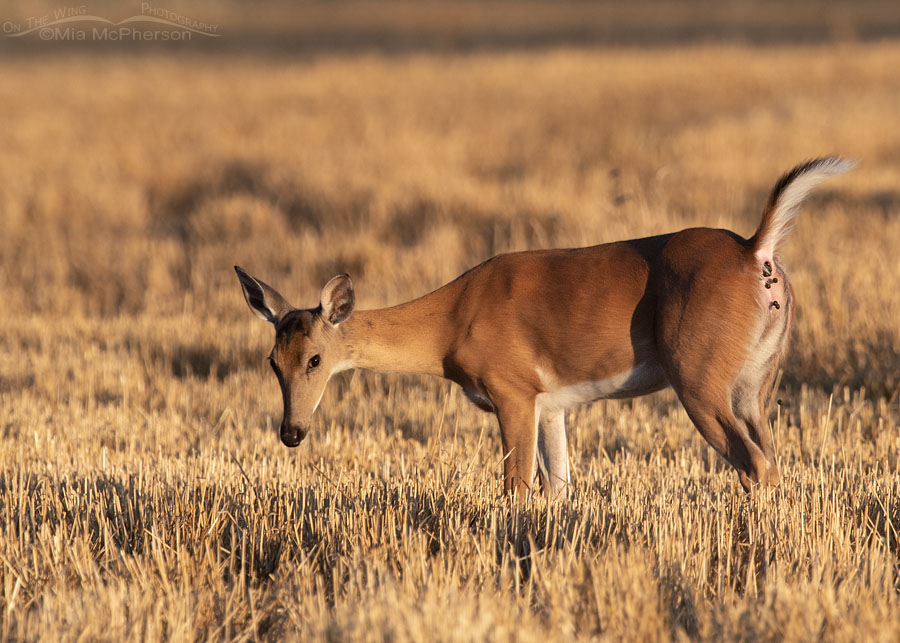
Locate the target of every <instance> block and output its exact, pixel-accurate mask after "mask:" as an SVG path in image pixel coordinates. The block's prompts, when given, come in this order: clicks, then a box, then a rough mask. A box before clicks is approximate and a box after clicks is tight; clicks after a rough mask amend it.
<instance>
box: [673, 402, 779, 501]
mask: <svg viewBox="0 0 900 643" xmlns="http://www.w3.org/2000/svg"><path fill="white" fill-rule="evenodd" d="M678 393H679V397H680V398H681V402H682V404H684V408H685V410H686V411H687V413H688V416H689V417H690V418H691V420H692V421H693V423H694V426H696V427H697V429H698V430H699V431H700V434H701V435H702V436H703V437H704V438H705V439H706V441H707V442H709V444H710V445H711V446H712V447H713V448H714V449H715V450H716V451H718V452H719V454H720V455H721V456H722V457H724V458H725V459H726V460H728V462H729V463H731V465H732V466H733V467H734V468H735V469H736V470H737V474H738V478H739V479H740V481H741V485H742V486H743V487H744V489H746V490H748V491H749V490H750V488H751V487H752V486H753V485H755V484H759V483H760V482H762V483H768V482H770V481H771V476H770V473H769V471H770V468H771V467H770V465H769V460H768V459H767V458H766V456H765V454H764V453H763V449H762V448H761V447H760V445H759V444H757V442H756V441H755V440H754V439H753V437H751V435H750V429H749V425H748V424H747V423H746V422H745V421H743V420H739V419H738V418H737V417H735V414H734V411H733V409H732V405H731V401H730V400H729V395H728V392H727V391H718V393H719V394H718V395H713V394H709V395H699V396H698V395H694V394H690V395H683V394H682V393H681V392H680V391H679V392H678ZM709 393H713V392H712V391H710V392H709ZM775 475H776V476H777V470H776V472H775Z"/></svg>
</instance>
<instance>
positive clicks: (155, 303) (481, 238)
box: [0, 42, 900, 642]
mask: <svg viewBox="0 0 900 643" xmlns="http://www.w3.org/2000/svg"><path fill="white" fill-rule="evenodd" d="M898 60H900V44H894V43H890V42H883V43H878V42H856V43H854V42H846V43H843V44H838V45H835V44H821V45H808V46H773V47H755V46H746V45H711V44H706V45H697V46H688V45H685V46H677V47H674V46H673V47H659V48H655V49H652V50H640V49H630V48H623V49H604V48H578V47H551V48H536V49H517V50H492V51H470V52H463V53H453V52H430V53H429V52H428V51H419V52H415V51H410V52H405V53H403V54H402V55H399V54H390V55H386V54H379V53H375V52H369V53H355V54H342V53H328V54H323V55H315V56H306V57H302V58H297V57H290V56H275V55H272V56H261V55H250V54H243V55H233V56H224V55H222V54H215V53H207V54H203V53H196V52H194V53H192V52H191V51H180V52H178V51H176V52H170V51H157V52H150V53H147V54H145V55H136V54H135V55H122V56H114V57H113V56H102V55H96V54H95V53H92V52H89V51H83V52H80V53H78V54H77V55H74V56H67V57H64V56H62V55H60V54H59V53H58V51H57V50H53V51H52V52H49V53H47V54H46V55H33V54H29V55H27V56H25V55H23V56H10V57H6V58H3V59H0V124H2V127H0V638H2V639H4V640H48V641H49V640H54V641H55V640H62V641H67V640H72V641H74V640H88V641H92V640H157V639H169V640H178V641H181V640H207V639H214V640H221V639H228V640H276V639H278V640H280V639H285V640H321V639H326V640H334V641H339V640H366V641H382V640H392V641H413V640H416V641H418V640H440V641H456V640H459V641H468V640H484V641H542V642H543V641H569V640H588V639H601V640H602V639H609V640H634V641H644V640H685V639H704V640H779V641H780V640H787V641H804V640H813V639H815V640H819V639H824V640H837V641H860V640H881V641H894V640H897V639H898V638H900V567H898V563H900V558H898V556H900V544H898V542H900V533H898V530H900V476H898V470H900V463H898V455H900V400H898V398H900V394H898V393H900V297H898V293H900V151H898V150H900V127H898V106H900V74H898V72H897V61H898ZM824 154H840V155H843V156H846V157H851V158H856V159H859V160H860V161H861V163H860V165H859V167H858V168H857V169H856V170H855V171H854V172H852V173H851V174H848V175H846V176H843V177H840V178H839V179H835V180H833V181H831V182H829V183H827V184H825V185H824V186H822V188H821V189H819V190H818V191H817V192H816V193H815V194H814V196H813V197H812V198H811V199H810V200H809V202H808V203H807V205H806V206H805V208H804V209H803V211H802V212H801V214H800V216H799V221H798V226H797V229H796V230H795V232H794V234H793V236H792V237H791V240H790V241H789V243H788V244H787V247H786V248H785V251H784V258H785V263H786V264H787V266H788V268H789V270H790V272H791V275H792V278H793V282H794V286H795V290H796V297H797V306H798V312H797V322H796V327H795V330H794V336H793V343H792V348H791V350H790V352H789V355H788V357H787V359H786V361H785V363H784V365H783V376H782V378H781V386H780V388H779V389H778V392H777V393H776V394H775V395H773V403H772V405H771V408H772V412H771V420H772V424H773V430H774V435H775V439H776V443H777V450H778V453H779V457H780V468H781V471H782V474H783V481H782V483H781V485H780V486H779V487H778V488H776V489H774V490H771V491H764V492H757V493H753V494H750V495H746V494H744V493H743V491H742V490H741V488H740V486H739V484H738V481H737V477H736V476H735V475H734V473H733V471H732V470H730V469H729V468H728V467H727V466H725V465H724V464H723V462H722V461H721V460H720V459H719V458H718V457H717V456H715V455H714V454H713V453H712V452H711V450H710V449H709V448H708V447H707V446H706V444H705V443H704V442H703V440H702V438H701V437H700V436H699V434H698V433H697V432H696V430H695V429H694V428H693V426H692V425H691V423H690V421H689V420H688V418H687V416H686V415H685V413H684V411H683V409H682V408H681V407H680V405H679V403H678V402H677V400H676V399H675V397H674V395H673V394H672V393H671V392H663V393H658V394H655V395H653V396H649V397H646V398H641V399H636V400H632V401H624V402H613V401H610V402H599V403H596V404H594V405H592V406H589V407H584V408H580V409H577V410H574V411H572V412H570V413H569V415H568V421H569V449H570V458H571V462H572V469H573V475H574V498H573V499H572V500H571V501H568V502H560V503H547V502H546V501H545V500H543V499H540V498H539V499H537V500H535V501H534V502H533V503H530V504H527V505H524V506H517V505H511V504H509V503H508V502H507V501H506V500H505V499H504V498H503V497H502V494H501V479H500V475H501V466H500V448H499V434H498V429H497V426H496V422H495V420H494V419H493V417H492V416H489V415H487V414H484V413H482V412H480V411H478V410H477V409H476V408H475V407H474V406H472V405H471V404H470V403H469V402H467V401H466V400H465V399H464V396H463V395H462V394H461V392H460V391H459V390H458V389H456V388H455V387H454V386H451V385H450V384H449V383H448V382H445V381H442V380H437V379H427V378H417V377H409V376H396V375H389V374H371V373H363V372H355V373H352V374H345V375H343V376H340V377H337V378H336V379H335V381H333V382H332V383H331V384H330V386H329V388H328V390H327V391H326V395H325V398H324V399H323V401H322V405H321V408H320V410H319V412H318V414H317V417H316V421H315V424H314V426H313V430H312V432H311V434H310V436H309V437H308V438H307V439H306V441H304V442H303V444H301V446H300V447H299V448H297V449H295V450H289V449H287V448H285V447H284V446H282V445H281V443H280V441H279V439H278V435H277V426H278V423H279V422H280V417H281V415H280V414H281V400H280V393H279V390H278V386H277V382H276V380H275V377H274V376H273V375H272V373H271V371H270V370H269V368H268V366H267V365H266V363H265V356H266V355H267V353H268V351H269V349H270V347H271V341H272V338H273V333H272V329H271V327H270V326H269V325H268V324H265V323H262V322H260V321H258V320H256V319H255V318H254V317H253V316H252V314H251V313H250V311H249V310H248V309H247V306H246V304H245V302H244V300H243V298H242V296H241V292H240V288H239V285H238V282H237V279H236V278H235V275H234V272H233V270H232V265H233V264H240V265H242V266H244V267H246V268H247V269H248V270H250V271H251V272H252V273H253V274H255V275H258V276H259V277H261V278H263V279H266V280H267V281H269V282H270V283H272V284H273V285H275V286H277V287H278V288H279V289H280V290H281V291H282V292H283V293H284V294H285V295H286V296H288V297H290V298H292V300H293V303H295V304H297V305H306V306H311V305H314V304H316V303H317V298H318V293H319V290H320V288H321V286H322V284H323V283H324V281H325V280H326V279H327V278H329V277H330V276H332V275H333V274H336V273H338V272H341V271H344V270H346V271H348V272H350V273H351V275H352V276H353V278H354V281H355V284H356V289H357V296H358V305H359V306H360V307H377V306H382V305H388V304H392V303H396V302H399V301H402V300H405V299H408V298H412V297H414V296H417V295H419V294H422V293H424V292H427V291H429V290H431V289H433V288H435V287H437V286H439V285H441V284H442V283H444V282H445V281H447V280H449V279H452V278H453V277H455V276H456V275H457V274H458V273H460V272H461V271H463V270H465V269H466V268H468V267H470V266H472V265H474V264H475V263H477V262H479V261H482V260H484V259H486V258H488V257H490V256H491V255H493V254H496V253H498V252H504V251H508V250H516V249H526V248H543V247H552V246H570V245H588V244H593V243H600V242H605V241H612V240H616V239H620V238H625V237H635V236H641V235H649V234H655V233H659V232H664V231H671V230H674V229H678V228H682V227H687V226H692V225H711V226H721V227H728V228H731V229H734V230H735V231H737V232H738V233H740V234H744V235H749V234H751V233H752V232H753V230H754V228H755V226H756V224H757V222H758V216H759V213H760V212H761V208H762V206H763V202H764V199H765V196H766V194H767V192H768V190H769V189H770V187H771V186H772V184H773V183H774V181H775V180H776V179H777V177H778V175H779V174H780V173H781V172H783V171H784V170H786V169H788V168H789V167H791V166H792V165H794V164H795V163H797V162H799V161H802V160H804V159H807V158H810V157H814V156H821V155H824ZM776 398H777V401H776Z"/></svg>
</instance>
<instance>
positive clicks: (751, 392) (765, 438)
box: [731, 360, 780, 485]
mask: <svg viewBox="0 0 900 643" xmlns="http://www.w3.org/2000/svg"><path fill="white" fill-rule="evenodd" d="M775 366H776V364H775V362H774V360H773V362H772V364H771V365H770V367H769V369H768V371H766V372H764V375H763V376H762V377H753V378H749V377H742V378H739V379H738V381H737V382H736V383H735V386H734V388H733V389H732V400H731V405H732V410H733V411H734V415H735V417H736V418H737V420H738V422H743V424H744V426H745V428H746V430H747V434H748V435H749V436H750V439H751V440H753V442H754V443H755V444H756V445H757V446H758V447H759V449H760V450H761V451H762V453H763V455H764V456H765V458H766V462H767V463H768V468H767V469H766V471H765V472H764V473H760V476H759V481H760V482H764V483H767V484H772V485H776V484H778V482H779V479H780V476H779V473H778V463H777V460H776V456H775V445H774V443H773V441H772V431H771V428H770V427H769V424H768V422H767V421H766V419H765V404H766V399H765V398H766V394H767V391H768V390H769V388H770V387H771V385H772V381H773V380H774V378H775Z"/></svg>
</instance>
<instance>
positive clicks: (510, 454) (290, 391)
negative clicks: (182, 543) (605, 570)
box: [235, 158, 853, 498]
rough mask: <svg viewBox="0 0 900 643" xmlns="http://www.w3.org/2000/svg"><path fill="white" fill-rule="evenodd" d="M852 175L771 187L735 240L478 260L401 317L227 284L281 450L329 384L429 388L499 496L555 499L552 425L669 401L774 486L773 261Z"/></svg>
mask: <svg viewBox="0 0 900 643" xmlns="http://www.w3.org/2000/svg"><path fill="white" fill-rule="evenodd" d="M852 166H853V164H852V163H850V162H848V161H844V160H841V159H838V158H823V159H818V160H815V161H810V162H808V163H804V164H803V165H799V166H797V167H795V168H794V169H793V170H791V171H790V172H788V173H787V174H785V175H784V176H783V177H781V179H780V180H779V181H778V183H777V184H776V185H775V188H774V189H773V190H772V194H771V196H770V197H769V201H768V204H767V205H766V208H765V211H764V212H763V215H762V221H761V222H760V224H759V228H758V229H757V231H756V234H754V235H753V236H752V237H751V238H750V239H744V238H742V237H740V236H738V235H737V234H735V233H734V232H730V231H728V230H716V229H712V228H690V229H687V230H682V231H680V232H675V233H671V234H663V235H659V236H656V237H647V238H644V239H632V240H629V241H619V242H616V243H607V244H603V245H599V246H592V247H589V248H573V249H565V250H536V251H531V252H516V253H512V254H504V255H499V256H497V257H494V258H493V259H490V260H488V261H485V262H484V263H482V264H480V265H478V266H476V267H475V268H472V269H471V270H469V271H468V272H466V273H464V274H463V275H461V276H460V277H458V278H457V279H456V280H454V281H452V282H450V283H448V284H447V285H445V286H443V287H441V288H439V289H438V290H435V291H434V292H432V293H430V294H428V295H425V296H424V297H421V298H419V299H416V300H414V301H410V302H408V303H405V304H400V305H398V306H394V307H392V308H385V309H381V310H359V311H354V310H353V304H354V292H353V285H352V283H351V281H350V277H349V276H348V275H346V274H343V275H338V276H337V277H334V278H333V279H331V281H329V282H328V283H327V284H325V287H324V288H323V289H322V293H321V300H320V303H319V305H318V306H317V307H316V308H310V309H305V310H298V309H296V308H294V307H293V306H291V305H290V304H288V302H287V301H286V300H285V299H284V298H283V297H282V296H281V295H280V294H278V293H277V292H276V291H275V290H274V289H272V288H271V287H270V286H268V285H266V284H265V283H263V282H262V281H259V280H258V279H254V278H253V277H251V276H250V275H248V274H247V273H246V272H244V271H243V270H242V269H241V268H238V267H237V266H235V270H236V271H237V274H238V277H239V278H240V281H241V287H242V289H243V291H244V297H245V298H246V299H247V303H248V304H249V305H250V308H251V309H252V310H253V312H254V313H255V314H256V316H257V317H260V318H261V319H265V320H267V321H270V322H272V323H273V324H274V325H275V347H274V349H273V350H272V353H271V355H270V357H269V360H270V362H271V364H272V368H273V369H274V371H275V374H276V375H277V376H278V382H279V384H280V385H281V392H282V395H283V396H284V418H283V420H282V422H281V441H282V442H284V444H286V445H287V446H290V447H293V446H297V445H298V444H299V443H300V441H301V440H303V438H304V437H305V436H306V433H307V430H308V427H309V424H310V420H311V418H312V415H313V413H314V412H315V410H316V408H317V407H318V405H319V401H320V399H321V398H322V393H323V392H324V390H325V385H326V384H327V383H328V380H329V378H330V377H331V376H332V375H334V374H335V373H337V372H339V371H343V370H346V369H350V368H357V367H358V368H372V369H378V370H383V371H396V372H405V373H423V374H432V375H442V376H443V377H446V378H448V379H450V380H453V381H454V382H456V383H457V384H459V385H460V386H462V388H463V390H464V391H465V393H466V395H467V396H468V397H469V399H471V400H472V401H473V402H474V403H475V404H476V405H478V406H479V407H480V408H482V409H484V410H487V411H491V412H493V413H495V414H496V415H497V419H498V420H499V422H500V435H501V438H502V442H503V454H504V456H505V459H504V461H503V462H504V472H503V476H504V487H505V489H506V490H507V491H514V492H517V493H518V495H519V497H520V498H521V497H524V496H525V495H527V494H528V493H529V492H530V490H531V487H532V484H533V482H534V478H535V468H536V466H537V468H538V471H539V474H540V478H541V483H542V486H543V488H544V489H546V490H549V492H550V493H551V494H553V495H567V494H568V482H569V467H568V459H567V456H566V430H565V409H566V408H569V407H571V406H573V405H576V404H581V403H584V402H592V401H594V400H598V399H602V398H628V397H634V396H638V395H645V394H647V393H652V392H654V391H658V390H660V389H663V388H665V387H667V386H671V387H672V388H673V389H675V392H676V393H677V394H678V397H679V399H680V400H681V402H682V404H684V408H685V409H686V410H687V413H688V415H689V416H690V418H691V420H692V421H693V422H694V424H695V425H696V427H697V429H698V430H699V431H700V433H701V434H702V435H703V437H704V438H706V441H707V442H709V443H710V444H711V445H712V446H713V448H714V449H715V450H716V451H718V452H719V453H720V454H721V455H722V456H723V457H724V458H725V459H726V460H728V462H730V463H731V464H732V466H734V468H735V469H737V473H738V476H739V477H740V481H741V484H742V485H743V486H744V488H745V489H749V488H750V487H751V485H753V484H755V483H769V484H775V483H777V482H778V479H779V478H778V467H777V464H776V461H775V451H774V448H773V445H772V438H771V434H770V430H769V427H768V422H767V418H765V417H764V398H765V397H766V393H767V391H768V389H769V388H771V386H772V384H773V379H774V377H775V372H776V369H777V367H778V361H779V359H780V358H781V357H782V355H783V354H784V352H785V348H786V347H787V342H788V337H789V334H790V328H791V320H792V317H793V309H794V303H793V293H792V290H791V285H790V282H789V281H788V277H787V273H786V272H785V270H784V267H783V266H782V265H781V262H780V259H779V257H778V255H777V251H778V248H779V246H780V245H781V243H782V241H784V239H785V237H786V236H787V234H788V232H789V231H790V228H791V222H792V219H793V218H794V215H795V214H796V210H797V207H798V206H799V205H800V203H801V201H802V200H803V198H804V197H805V196H806V194H807V193H808V192H809V191H810V189H812V188H813V187H814V186H815V185H816V184H817V183H819V182H821V181H823V180H825V179H827V178H828V177H830V176H833V175H835V174H839V173H841V172H845V171H847V170H849V169H850V168H851V167H852Z"/></svg>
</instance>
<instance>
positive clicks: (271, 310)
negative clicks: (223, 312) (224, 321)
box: [234, 266, 294, 324]
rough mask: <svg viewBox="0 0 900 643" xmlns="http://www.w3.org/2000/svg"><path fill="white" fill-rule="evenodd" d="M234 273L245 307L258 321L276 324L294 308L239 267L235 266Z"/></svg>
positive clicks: (270, 288)
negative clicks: (239, 284)
mask: <svg viewBox="0 0 900 643" xmlns="http://www.w3.org/2000/svg"><path fill="white" fill-rule="evenodd" d="M234 271H235V272H236V273H237V276H238V279H240V281H241V290H243V291H244V299H246V300H247V305H248V306H250V310H252V311H253V314H254V315H256V316H257V317H259V318H260V319H262V320H264V321H268V322H272V323H273V324H277V323H278V320H280V319H281V318H282V317H284V316H285V315H286V314H287V313H289V312H290V311H292V310H294V307H293V306H291V305H290V304H289V303H287V301H286V300H285V298H284V297H282V296H281V295H279V294H278V291H276V290H275V289H274V288H272V287H271V286H269V285H268V284H266V283H264V282H262V281H260V280H259V279H254V278H253V277H251V276H250V275H249V274H247V273H246V272H244V270H243V269H242V268H240V267H239V266H235V267H234Z"/></svg>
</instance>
